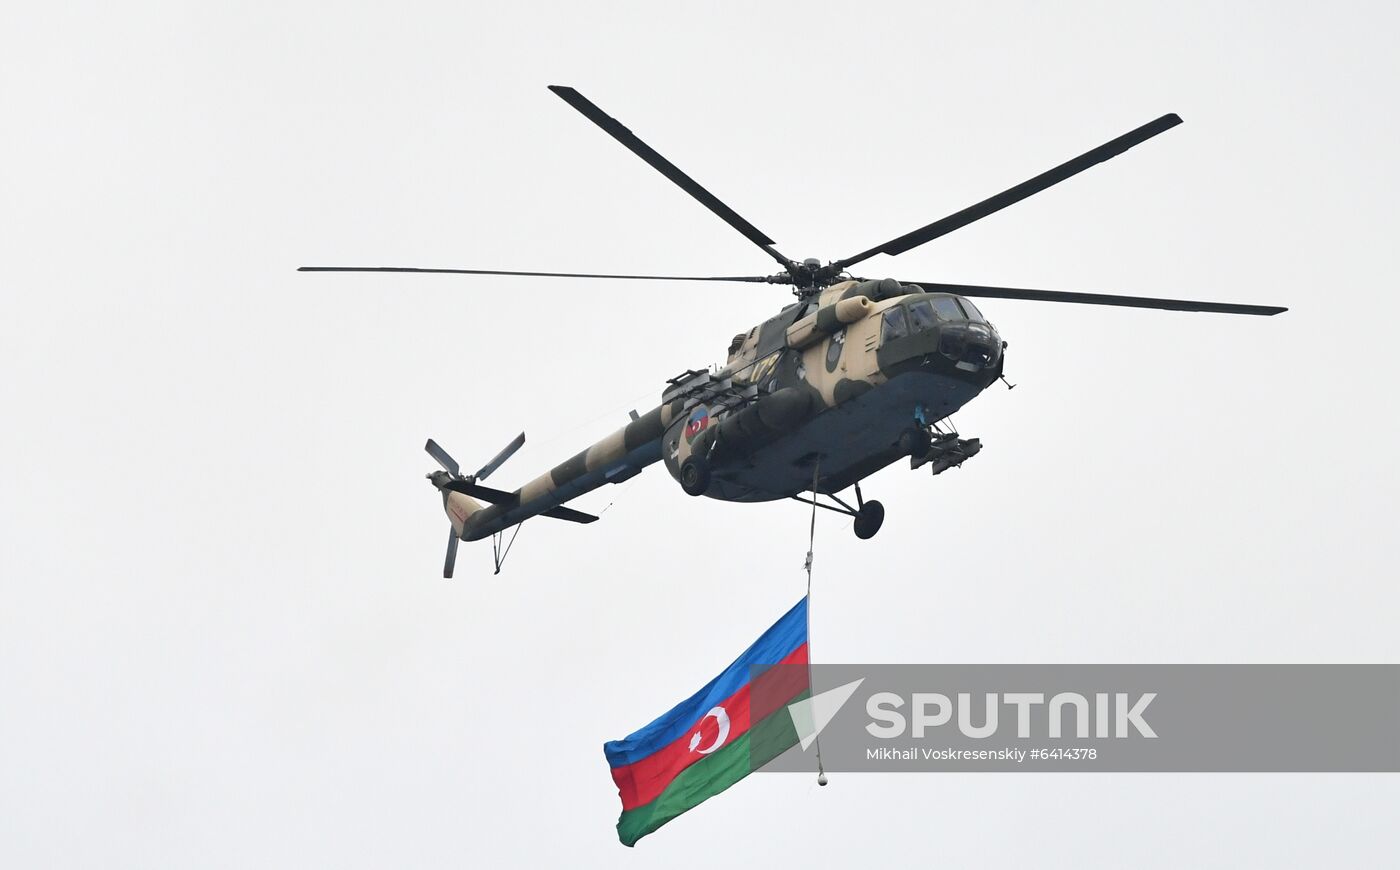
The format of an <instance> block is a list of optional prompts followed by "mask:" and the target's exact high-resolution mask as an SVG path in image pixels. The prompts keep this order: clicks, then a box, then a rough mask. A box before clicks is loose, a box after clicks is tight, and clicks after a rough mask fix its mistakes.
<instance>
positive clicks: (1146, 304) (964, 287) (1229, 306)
mask: <svg viewBox="0 0 1400 870" xmlns="http://www.w3.org/2000/svg"><path fill="white" fill-rule="evenodd" d="M901 283H905V284H918V285H919V286H920V287H922V288H924V289H925V290H927V291H929V292H931V293H956V294H958V295H959V296H976V297H986V298H988V299H1028V300H1032V301H1035V302H1072V303H1076V304H1080V305H1117V306H1121V307H1123V308H1160V309H1164V310H1167V311H1207V312H1212V313H1215V314H1256V315H1260V316H1263V317H1272V316H1273V315H1275V314H1281V313H1283V312H1285V311H1287V310H1288V309H1287V308H1281V307H1279V306H1277V305H1236V304H1234V303H1230V302H1197V301H1194V300H1191V299H1157V298H1155V297H1152V296H1116V295H1113V294H1109V293H1075V292H1068V291H1064V290H1023V289H1020V288H1017V287H983V286H980V285H977V284H939V283H937V282H935V281H904V282H901Z"/></svg>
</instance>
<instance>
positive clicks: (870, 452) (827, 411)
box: [299, 85, 1287, 578]
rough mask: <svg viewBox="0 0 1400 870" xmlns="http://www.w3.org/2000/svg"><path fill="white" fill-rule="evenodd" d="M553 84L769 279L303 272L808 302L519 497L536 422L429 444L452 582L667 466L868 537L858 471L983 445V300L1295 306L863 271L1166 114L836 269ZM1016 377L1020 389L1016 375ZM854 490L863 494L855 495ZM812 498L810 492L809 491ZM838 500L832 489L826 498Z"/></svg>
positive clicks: (934, 462) (689, 480)
mask: <svg viewBox="0 0 1400 870" xmlns="http://www.w3.org/2000/svg"><path fill="white" fill-rule="evenodd" d="M549 90H551V91H553V92H554V93H555V94H556V95H557V96H559V97H560V98H561V99H563V100H564V102H566V103H568V104H569V105H570V106H572V107H573V108H574V109H576V110H577V111H578V112H579V113H580V114H582V115H583V116H584V117H585V118H587V119H588V120H589V121H592V122H593V123H594V124H595V125H597V126H598V127H599V128H601V129H602V130H603V131H604V132H606V133H607V134H608V135H610V136H612V137H613V138H614V139H616V140H617V141H618V142H619V143H620V144H621V145H622V146H623V147H625V148H627V149H628V150H629V151H631V152H632V153H633V154H635V155H637V156H638V157H640V158H641V159H642V160H643V161H645V162H646V163H647V164H649V165H650V166H651V167H652V168H654V169H656V170H657V171H658V172H660V173H661V174H662V175H663V176H665V177H666V178H667V179H669V180H670V181H672V182H673V183H675V184H676V185H678V186H679V187H680V188H681V189H682V190H684V191H685V192H686V193H688V194H690V196H691V197H693V198H694V199H695V200H697V201H698V202H699V203H700V204H701V205H703V206H705V207H706V208H708V209H709V210H710V211H711V212H713V213H714V214H715V215H717V216H718V217H719V218H720V219H721V220H723V221H724V222H725V223H727V224H729V225H730V226H731V227H733V228H734V229H735V230H737V231H738V232H739V233H740V234H741V235H743V236H744V237H745V238H746V239H748V240H749V241H750V242H752V243H753V244H754V245H756V246H758V247H759V248H760V249H761V250H762V251H763V252H764V253H765V254H767V255H768V256H769V257H771V258H772V259H773V260H775V261H776V262H777V264H778V266H779V270H778V271H777V272H775V273H773V274H769V275H745V276H686V275H611V274H597V273H584V272H523V271H501V270H492V269H448V268H419V267H405V266H303V267H301V268H300V269H299V271H304V272H394V273H439V274H442V273H446V274H459V275H507V276H510V275H514V276H530V277H549V278H577V279H607V280H643V281H720V282H745V283H764V284H777V285H785V286H789V287H790V288H791V290H792V293H793V295H794V296H795V297H796V300H795V301H794V302H791V303H790V304H788V305H786V306H784V307H783V308H782V309H781V310H780V311H778V313H777V314H775V315H773V316H772V317H770V318H768V319H767V320H765V321H764V322H763V323H760V324H758V325H756V326H754V327H752V328H751V329H749V330H747V331H745V332H740V333H738V334H737V335H735V336H734V337H733V339H732V340H731V341H730V344H729V348H728V356H727V360H726V363H725V365H724V366H722V367H718V368H716V369H714V370H711V369H709V368H701V369H687V370H685V371H683V372H681V373H679V374H677V375H675V376H674V377H671V378H669V379H667V380H666V383H665V387H664V389H663V390H662V394H661V401H660V404H659V405H657V406H656V407H655V408H652V409H651V410H650V411H648V412H646V413H645V414H639V413H637V412H636V411H632V412H631V420H630V422H628V423H627V424H626V425H625V426H623V427H622V428H620V429H618V430H617V431H615V432H613V433H612V434H611V435H608V436H607V437H606V438H603V439H602V440H600V441H598V442H596V443H594V444H592V445H590V446H589V447H587V448H585V449H584V450H582V451H580V452H579V453H577V454H575V455H574V456H573V457H571V458H569V459H567V460H565V461H564V462H562V463H560V464H559V465H556V466H555V467H553V468H552V469H550V470H549V471H547V472H545V473H544V474H541V475H540V476H538V477H536V478H535V479H534V480H532V481H530V482H529V483H526V484H525V485H524V486H521V487H520V488H519V489H516V490H513V491H511V492H506V491H504V490H499V489H494V488H492V487H488V486H486V485H484V483H483V481H485V480H486V479H487V478H488V477H489V476H490V475H491V474H493V473H494V472H495V471H496V470H497V469H499V468H500V467H501V465H502V464H504V463H505V462H506V460H508V459H509V458H510V457H511V456H512V455H513V454H514V453H515V452H516V451H517V450H519V449H520V447H521V446H522V445H524V443H525V435H524V433H521V434H520V435H519V436H517V437H516V438H515V439H514V440H513V441H511V442H510V443H509V444H507V445H506V446H505V447H504V448H503V449H502V450H501V451H500V452H499V453H498V454H496V456H495V457H493V458H492V459H491V460H490V461H489V462H487V463H486V464H485V465H484V466H482V467H481V468H480V469H478V470H477V471H476V472H475V473H473V474H465V475H464V474H463V473H462V469H461V467H460V466H459V464H458V463H457V461H456V460H455V459H453V458H452V456H451V455H449V454H448V453H447V451H445V450H443V449H442V447H441V446H439V445H438V444H437V442H435V441H433V440H432V439H429V440H428V442H427V444H426V445H425V449H426V451H427V452H428V454H429V455H431V456H432V457H433V458H434V459H435V460H436V461H437V463H438V464H439V465H440V466H441V468H440V469H439V470H436V471H433V472H431V473H429V474H428V475H427V477H428V479H429V480H430V481H431V482H432V484H433V486H435V487H436V488H437V489H438V490H439V491H440V492H441V494H442V501H443V508H444V510H445V511H446V513H447V517H448V520H449V522H450V524H451V528H450V529H449V532H448V539H447V555H446V559H445V561H444V564H443V577H447V578H450V577H452V575H453V570H454V565H455V563H456V557H457V543H458V541H459V540H465V541H476V540H482V539H484V538H487V537H490V538H491V539H492V542H493V554H494V559H495V565H496V572H497V573H499V572H500V570H501V565H502V563H503V561H504V559H505V555H506V554H507V553H508V552H509V550H510V545H511V544H512V543H513V542H514V533H513V534H512V537H511V539H510V541H509V542H506V541H505V539H504V533H505V532H507V531H509V530H511V529H512V528H514V529H515V532H516V533H518V531H519V526H520V524H521V523H523V522H524V521H525V520H527V519H529V518H531V517H536V516H541V517H548V518H552V519H559V520H565V521H569V522H575V523H591V522H594V521H596V520H597V519H598V517H597V516H594V515H592V514H587V513H584V512H582V511H578V510H575V509H573V508H570V507H566V506H565V502H568V501H570V500H572V499H574V498H577V497H578V496H580V495H583V494H584V493H586V492H589V491H591V490H594V489H597V488H599V487H601V486H604V485H606V484H617V483H622V482H623V481H626V480H629V479H630V478H632V477H634V476H635V475H637V474H639V473H640V472H641V471H642V470H643V469H644V468H646V467H647V466H649V465H652V464H654V463H656V462H663V463H664V464H665V466H666V470H667V471H668V472H670V474H671V476H672V477H673V478H675V479H676V481H677V482H678V483H679V484H680V487H681V489H682V490H683V491H684V492H686V493H687V494H689V495H692V496H707V497H709V498H714V499H720V500H724V501H733V502H762V501H773V500H776V499H785V498H791V499H797V500H799V501H803V502H804V503H809V504H811V505H812V507H813V509H814V510H815V509H816V508H817V507H821V508H824V509H826V510H831V511H836V512H838V513H842V514H846V515H848V516H850V517H851V518H852V519H853V528H854V531H855V534H856V537H858V538H861V539H869V538H871V537H873V536H874V535H875V534H876V533H877V532H878V531H879V530H880V526H881V524H882V523H883V522H884V517H885V509H884V506H883V505H882V504H881V503H880V502H879V501H876V500H873V499H870V500H867V499H866V498H865V497H864V494H863V493H862V492H861V488H860V483H861V481H862V480H864V479H865V478H866V477H869V476H870V475H871V474H873V473H875V472H876V471H879V470H880V469H882V468H885V467H886V466H888V465H890V464H892V463H894V462H897V461H899V460H901V459H904V458H907V459H909V464H910V467H911V468H912V469H917V468H921V467H925V466H927V467H928V468H930V469H931V470H932V473H933V474H934V475H937V474H940V473H942V472H944V471H947V470H948V469H950V468H956V467H959V466H961V465H962V464H963V463H964V462H966V461H967V460H969V459H971V458H972V457H974V456H976V455H978V453H979V452H980V451H981V449H982V444H981V441H980V439H977V438H963V437H962V436H961V435H960V434H959V433H958V432H957V431H956V429H954V428H952V427H951V425H949V424H948V418H949V417H951V415H952V414H953V413H954V412H956V411H958V410H959V409H960V408H962V407H963V406H965V405H966V404H967V403H968V402H970V401H972V400H973V399H974V398H976V397H977V396H978V394H980V393H981V392H982V391H983V390H985V389H986V388H987V387H989V386H991V385H992V384H993V383H995V382H996V381H997V380H1003V381H1004V375H1003V368H1004V365H1005V361H1006V354H1005V351H1006V348H1007V346H1008V344H1007V342H1006V341H1005V340H1004V339H1003V338H1002V337H1001V334H1000V333H999V332H998V331H997V329H996V327H995V326H993V325H992V323H991V321H989V320H988V319H987V318H986V316H985V315H983V313H982V312H981V310H980V309H978V308H977V306H975V305H974V304H973V303H972V301H971V299H972V298H994V299H1019V300H1030V301H1039V302H1060V303H1078V304H1087V305H1113V306H1122V307H1130V308H1154V309H1163V310H1168V311H1197V312H1213V313H1223V314H1243V315H1259V316H1272V315H1275V314H1279V313H1281V312H1283V311H1286V310H1287V309H1286V308H1282V307H1278V306H1268V305H1242V304H1232V303H1221V302H1201V301H1192V300H1184V299H1159V298H1152V297H1143V296H1121V295H1112V294H1102V293H1080V292H1067V291H1054V290H1032V289H1021V288H1011V287H988V286H978V285H969V284H948V283H941V282H934V281H905V280H895V279H892V278H884V279H874V280H868V279H865V278H860V277H856V276H854V275H852V273H851V271H850V270H851V267H853V266H856V265H858V264H859V263H862V262H864V261H865V260H867V259H869V258H870V257H873V256H875V255H876V254H886V255H897V254H902V253H904V252H906V251H909V250H911V249H913V248H916V247H918V246H920V245H923V244H925V243H926V242H930V241H932V240H934V239H937V238H939V237H940V236H944V235H947V234H948V233H951V232H953V231H954V230H957V229H960V228H962V227H965V226H967V225H968V224H970V223H973V222H974V221H977V220H980V219H982V218H984V217H987V216H988V215H991V214H993V213H995V212H998V211H1000V210H1002V209H1004V208H1006V207H1007V206H1010V205H1013V204H1015V203H1017V202H1020V201H1021V200H1023V199H1026V198H1027V197H1030V196H1032V195H1034V194H1036V193H1039V192H1041V191H1043V190H1045V189H1047V188H1049V187H1051V186H1052V185H1055V184H1058V183H1060V182H1062V181H1064V180H1066V179H1068V178H1070V177H1072V176H1074V175H1077V174H1079V173H1080V172H1083V171H1084V170H1086V169H1088V168H1090V167H1091V166H1094V165H1095V164H1098V163H1102V162H1104V161H1106V160H1109V159H1111V158H1113V157H1116V156H1118V155H1120V154H1122V153H1123V152H1125V151H1127V150H1128V149H1129V148H1132V147H1134V146H1136V145H1139V144H1141V143H1143V142H1145V141H1147V140H1148V139H1151V138H1152V137H1154V136H1157V135H1159V134H1161V133H1164V132H1166V131H1167V130H1169V129H1171V128H1173V127H1175V126H1177V125H1178V124H1180V123H1181V118H1180V117H1179V116H1178V115H1176V114H1167V115H1163V116H1161V117H1160V118H1157V119H1156V120H1154V121H1150V122H1148V123H1147V124H1144V125H1142V126H1141V127H1138V128H1137V129H1135V130H1131V131H1129V132H1127V133H1125V134H1123V135H1122V136H1119V137H1118V138H1116V139H1113V140H1111V141H1109V142H1106V143H1104V144H1103V145H1100V146H1098V147H1097V148H1094V149H1091V150H1089V151H1086V152H1085V153H1083V154H1081V155H1079V156H1078V157H1075V158H1073V159H1071V160H1068V161H1066V162H1064V163H1061V164H1060V165H1058V166H1056V167H1054V168H1053V169H1050V170H1048V171H1046V172H1044V173H1041V174H1040V175H1037V176H1036V177H1034V178H1032V179H1030V180H1028V181H1024V182H1022V183H1021V184H1018V185H1016V186H1015V187H1011V188H1009V189H1007V190H1005V191H1002V192H1001V193H998V194H996V195H995V196H992V197H989V198H988V199H985V200H983V201H981V202H979V203H976V204H974V205H971V206H968V207H967V208H964V209H962V210H961V211H958V212H954V213H953V214H950V215H948V216H946V217H943V218H940V219H938V220H936V221H933V222H932V223H930V224H927V225H925V226H923V227H920V228H918V229H916V230H913V231H911V232H909V233H906V234H904V235H902V236H899V237H897V238H894V239H891V240H889V241H887V242H884V243H883V244H879V245H876V246H875V247H872V248H869V249H867V250H865V251H862V252H860V253H858V254H855V255H854V256H850V257H846V258H844V259H839V260H833V261H829V262H827V263H825V264H823V263H822V262H821V261H820V260H818V259H814V258H807V259H803V260H801V261H798V260H794V259H791V258H789V257H787V256H786V255H784V254H782V253H780V252H779V251H778V250H777V249H776V247H775V242H774V241H773V240H772V239H771V238H769V237H768V236H767V235H766V234H764V233H763V232H761V231H760V230H759V229H758V228H756V227H755V226H754V225H753V224H751V223H749V222H748V221H747V220H745V219H744V218H742V217H740V216H739V214H738V213H737V212H735V211H734V210H733V209H731V208H730V207H729V206H728V205H726V204H725V203H723V202H722V201H720V200H719V199H718V198H717V197H715V195H714V194H712V193H711V192H710V191H708V190H706V189H705V188H704V187H702V186H701V185H700V184H699V183H697V182H696V181H695V180H694V179H692V178H691V177H690V176H688V175H686V174H685V173H684V172H682V171H681V170H680V169H679V168H677V167H676V166H675V164H673V163H671V162H670V161H669V160H667V159H666V158H665V157H662V156H661V154H659V153H658V152H657V151H655V150H654V149H653V148H651V146H649V145H647V144H646V143H645V142H643V141H642V140H641V139H639V138H638V137H637V136H636V135H635V134H634V133H633V132H632V131H631V130H629V129H627V128H626V127H624V126H623V125H622V124H621V123H619V122H618V121H617V120H616V119H615V118H613V117H611V116H609V115H607V114H606V113H604V112H603V110H602V109H600V108H598V106H597V105H595V104H594V103H593V102H592V101H590V100H589V99H588V98H586V97H584V96H583V95H582V94H580V93H579V92H578V91H577V90H575V89H573V88H571V87H564V86H559V85H552V86H550V88H549ZM1006 383H1007V386H1008V387H1010V386H1012V385H1011V384H1010V383H1009V382H1006ZM847 489H851V490H852V495H851V496H850V497H849V499H848V498H843V497H842V496H841V493H843V492H845V491H846V490H847ZM804 493H809V494H810V497H809V498H803V497H802V494H804ZM822 499H825V501H822Z"/></svg>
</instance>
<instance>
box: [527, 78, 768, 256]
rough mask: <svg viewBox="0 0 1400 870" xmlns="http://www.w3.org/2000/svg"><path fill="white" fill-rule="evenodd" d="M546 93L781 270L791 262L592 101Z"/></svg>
mask: <svg viewBox="0 0 1400 870" xmlns="http://www.w3.org/2000/svg"><path fill="white" fill-rule="evenodd" d="M549 89H550V90H551V91H553V92H554V93H555V94H556V95H558V96H559V98H560V99H562V100H563V101H564V102H566V103H568V104H569V105H571V106H573V107H574V108H575V109H577V110H578V111H579V114H581V115H583V116H584V117H585V118H587V119H588V120H590V121H592V122H593V123H595V124H597V125H598V126H599V127H601V128H603V132H605V133H607V134H608V135H609V136H611V137H613V138H614V139H616V140H617V141H618V142H621V143H622V146H623V147H624V148H626V149H627V150H628V151H631V152H632V153H633V154H635V155H637V156H638V157H640V158H642V159H643V160H645V161H646V162H647V163H648V164H649V165H650V166H651V167H652V168H653V169H655V170H656V171H657V172H660V173H661V174H662V175H664V176H666V177H667V178H669V179H670V180H671V181H672V182H673V183H675V184H676V185H677V186H678V187H680V189H681V190H684V191H685V192H686V193H688V194H690V195H691V196H693V197H694V198H695V199H696V200H697V201H699V203H700V204H701V205H703V206H704V207H705V208H708V209H709V210H710V211H712V212H714V213H715V214H717V215H719V217H720V219H721V220H723V221H724V222H725V223H727V224H729V225H730V226H731V227H733V228H734V229H736V230H738V231H739V232H740V233H742V234H743V235H744V238H746V239H748V240H749V241H751V242H753V243H754V244H755V245H758V246H759V247H760V248H762V249H763V251H764V253H766V254H768V256H770V257H772V258H773V259H775V260H777V261H778V263H779V265H781V266H782V267H783V268H784V269H786V268H787V267H788V264H789V263H790V262H791V261H790V260H788V258H787V257H784V256H783V255H782V254H780V253H778V252H777V251H776V250H774V248H773V240H772V239H770V238H768V237H767V236H766V235H764V234H763V233H762V232H761V231H760V230H759V229H758V227H755V226H754V225H753V224H751V223H749V222H748V221H746V220H744V219H743V218H742V217H740V216H739V214H738V213H737V212H736V211H734V209H732V208H730V207H729V206H727V205H725V204H724V203H723V202H721V201H720V200H719V198H718V197H716V196H715V195H714V194H713V193H710V192H709V191H708V190H706V189H705V188H703V187H701V186H700V184H699V183H698V182H697V181H696V180H695V179H693V178H691V177H690V176H689V175H686V174H685V173H684V172H681V171H680V169H678V168H677V167H676V165H675V164H674V163H672V162H671V161H669V160H667V159H666V158H665V157H662V156H661V155H660V154H658V153H657V152H656V151H655V149H653V148H652V147H651V146H650V145H648V144H647V143H645V142H643V141H642V140H641V139H638V138H637V136H636V134H634V133H633V132H632V131H631V130H629V129H627V128H626V127H624V126H622V124H620V123H619V122H618V121H617V119H616V118H614V117H612V116H611V115H609V114H607V113H606V112H604V111H603V110H602V109H600V108H598V107H597V106H596V105H594V104H593V102H592V101H591V100H589V99H588V98H587V97H585V96H584V95H583V94H580V93H579V92H578V91H576V90H574V89H573V88H570V87H565V86H563V85H550V86H549Z"/></svg>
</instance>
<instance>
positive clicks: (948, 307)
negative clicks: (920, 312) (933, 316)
mask: <svg viewBox="0 0 1400 870" xmlns="http://www.w3.org/2000/svg"><path fill="white" fill-rule="evenodd" d="M931 301H932V302H933V310H934V311H937V312H938V316H939V317H941V318H943V319H944V320H964V319H966V318H965V317H964V315H963V312H962V309H961V308H959V307H958V300H956V299H954V298H953V297H951V296H935V297H933V299H932V300H931Z"/></svg>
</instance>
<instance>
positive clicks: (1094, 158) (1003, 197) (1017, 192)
mask: <svg viewBox="0 0 1400 870" xmlns="http://www.w3.org/2000/svg"><path fill="white" fill-rule="evenodd" d="M1180 123H1181V118H1180V116H1178V115H1175V114H1170V115H1163V116H1162V117H1160V118H1158V119H1157V120H1155V121H1151V122H1149V123H1147V124H1143V125H1142V126H1141V127H1138V128H1137V129H1136V130H1133V131H1131V132H1128V133H1124V134H1123V135H1122V136H1119V137H1118V138H1117V139H1114V140H1112V141H1110V142H1105V143H1104V144H1103V145H1100V146H1099V147H1097V148H1095V149H1093V150H1092V151H1086V152H1084V153H1083V154H1081V155H1079V156H1078V157H1076V158H1074V159H1073V160H1069V161H1066V162H1064V163H1061V164H1060V165H1059V166H1056V167H1055V168H1054V169H1051V170H1050V171H1048V172H1042V173H1041V174H1040V175H1037V176H1036V177H1035V178H1032V179H1031V180H1029V181H1024V182H1022V183H1020V184H1018V185H1016V186H1015V187H1013V188H1010V189H1009V190H1004V191H1002V192H1001V193H998V194H997V195H996V196H993V197H990V198H988V199H984V200H982V201H981V202H979V203H977V204H976V205H972V206H968V207H967V208H965V209H963V210H962V211H959V212H954V213H953V214H950V215H948V216H947V217H945V218H940V219H939V220H936V221H934V222H933V223H931V224H929V225H927V226H924V227H920V228H919V229H917V230H914V231H913V232H912V233H905V234H904V235H902V236H900V237H899V238H896V239H891V240H889V241H888V242H885V243H884V244H883V245H877V246H875V247H873V248H871V249H870V250H868V251H864V252H862V253H859V254H856V255H855V256H854V257H849V258H847V259H845V260H837V261H836V262H835V263H833V264H832V266H833V267H835V268H836V269H837V270H838V271H839V270H840V269H845V268H847V267H850V266H853V265H855V264H856V263H859V262H862V261H863V260H867V259H869V258H870V257H873V256H875V255H876V254H890V255H894V254H902V253H904V252H905V251H907V250H909V249H910V248H916V247H918V246H919V245H922V244H923V243H924V242H930V241H933V240H934V239H936V238H938V237H939V236H946V235H947V234H948V233H951V232H952V231H953V230H957V229H961V228H963V227H965V226H967V225H968V224H970V223H972V222H973V221H978V220H981V219H982V218H984V217H986V216H987V215H990V214H994V213H996V212H999V211H1001V210H1002V209H1004V208H1006V207H1007V206H1009V205H1015V204H1016V203H1018V202H1020V201H1021V200H1023V199H1026V198H1027V197H1029V196H1033V195H1035V194H1037V193H1040V192H1041V191H1042V190H1045V189H1046V188H1048V187H1052V186H1053V185H1056V184H1059V183H1060V182H1061V181H1064V180H1065V179H1067V178H1070V177H1072V176H1075V175H1078V174H1079V173H1081V172H1083V171H1084V170H1086V169H1088V168H1089V167H1091V166H1094V165H1095V164H1098V163H1103V162H1104V161H1105V160H1108V159H1110V158H1113V157H1117V156H1118V155H1119V154H1122V153H1123V152H1124V151H1127V150H1128V149H1129V148H1131V147H1133V146H1134V145H1140V144H1142V143H1143V142H1146V141H1147V140H1148V139H1151V138H1152V137H1153V136H1156V135H1157V134H1159V133H1165V132H1166V131H1168V130H1170V129H1171V128H1173V127H1175V126H1176V125H1177V124H1180Z"/></svg>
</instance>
